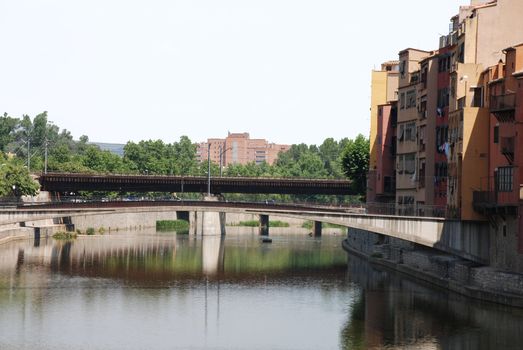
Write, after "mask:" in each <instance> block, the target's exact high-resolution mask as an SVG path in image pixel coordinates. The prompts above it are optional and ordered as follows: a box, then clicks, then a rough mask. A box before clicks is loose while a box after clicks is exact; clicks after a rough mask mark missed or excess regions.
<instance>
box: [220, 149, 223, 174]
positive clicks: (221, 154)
mask: <svg viewBox="0 0 523 350" xmlns="http://www.w3.org/2000/svg"><path fill="white" fill-rule="evenodd" d="M222 156H223V153H222V145H220V177H222Z"/></svg>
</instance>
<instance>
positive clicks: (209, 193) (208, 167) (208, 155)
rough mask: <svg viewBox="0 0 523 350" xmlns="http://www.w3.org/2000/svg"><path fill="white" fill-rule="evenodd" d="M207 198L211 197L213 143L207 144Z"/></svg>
mask: <svg viewBox="0 0 523 350" xmlns="http://www.w3.org/2000/svg"><path fill="white" fill-rule="evenodd" d="M207 196H208V197H210V196H211V143H210V142H209V143H207Z"/></svg>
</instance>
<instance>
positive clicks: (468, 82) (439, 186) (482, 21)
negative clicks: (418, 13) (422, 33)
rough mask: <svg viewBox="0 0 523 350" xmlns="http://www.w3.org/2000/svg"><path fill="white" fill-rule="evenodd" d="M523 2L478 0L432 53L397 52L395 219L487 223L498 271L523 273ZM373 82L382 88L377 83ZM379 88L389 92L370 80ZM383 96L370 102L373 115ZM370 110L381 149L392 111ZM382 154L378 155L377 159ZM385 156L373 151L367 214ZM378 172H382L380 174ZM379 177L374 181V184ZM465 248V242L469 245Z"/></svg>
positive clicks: (464, 10) (453, 22)
mask: <svg viewBox="0 0 523 350" xmlns="http://www.w3.org/2000/svg"><path fill="white" fill-rule="evenodd" d="M522 13H523V1H517V0H497V1H496V0H490V1H486V0H471V2H470V5H468V6H461V7H460V8H459V11H458V14H457V15H456V16H454V17H452V18H451V21H450V24H449V33H448V35H444V36H442V37H441V38H440V40H439V47H438V48H437V49H436V50H434V51H423V50H418V49H412V48H409V49H405V50H402V51H401V52H400V53H399V69H398V71H399V80H398V102H397V126H396V150H397V156H396V164H395V171H396V177H395V201H394V213H395V214H397V215H421V216H438V217H445V218H447V219H449V220H461V221H474V222H484V223H485V224H486V225H488V226H489V227H490V231H489V232H490V237H485V239H488V240H489V242H491V243H490V250H491V251H490V258H491V263H492V265H493V266H496V267H500V268H505V269H509V270H512V271H518V272H523V215H522V214H523V190H522V188H523V187H522V184H523V44H522V43H523V21H521V20H520V19H519V17H520V16H521V14H522ZM375 83H376V84H375ZM372 84H373V86H372V95H373V96H374V95H376V96H379V94H377V93H376V92H375V91H376V90H380V91H381V94H382V95H383V94H384V93H385V90H386V88H385V87H384V85H383V83H382V82H381V81H379V80H377V79H374V76H373V80H372ZM374 104H376V100H375V99H372V101H371V111H373V110H374ZM379 106H380V105H379V104H378V105H377V107H376V112H372V114H371V145H372V140H373V139H374V140H375V144H376V145H379V143H380V140H386V139H387V136H388V135H387V133H389V132H390V130H391V129H390V128H383V127H382V126H381V125H380V123H383V119H380V118H383V117H382V116H383V115H384V113H385V114H386V113H387V109H386V108H385V109H383V108H382V109H380V108H379ZM380 158H381V159H380ZM387 160H388V159H387V156H386V155H385V153H384V152H381V153H380V148H379V147H376V148H375V152H374V153H372V152H371V162H370V171H369V187H371V186H374V188H375V189H376V190H375V191H374V192H376V193H372V191H370V190H369V192H371V194H374V196H368V201H369V208H372V205H373V204H374V203H376V202H379V197H378V196H377V195H376V194H377V193H378V191H380V190H381V189H382V188H383V187H382V184H381V183H380V182H379V180H378V179H379V176H378V173H377V171H378V170H380V169H381V170H380V172H381V173H383V166H381V168H380V165H379V164H387ZM373 172H376V174H373ZM373 179H374V180H373ZM465 243H466V242H464V244H465Z"/></svg>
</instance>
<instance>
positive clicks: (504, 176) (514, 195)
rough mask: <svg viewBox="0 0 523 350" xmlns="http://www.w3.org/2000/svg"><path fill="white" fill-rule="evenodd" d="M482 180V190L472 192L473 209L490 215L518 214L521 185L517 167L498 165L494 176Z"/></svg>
mask: <svg viewBox="0 0 523 350" xmlns="http://www.w3.org/2000/svg"><path fill="white" fill-rule="evenodd" d="M482 182H485V186H482V190H481V191H474V192H473V198H472V199H473V206H474V210H475V211H477V212H478V213H481V214H483V215H490V216H491V215H517V214H518V207H519V201H520V199H521V185H520V184H519V169H518V168H517V167H500V168H498V171H497V172H496V175H495V176H493V177H490V178H488V179H482Z"/></svg>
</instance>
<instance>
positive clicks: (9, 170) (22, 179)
mask: <svg viewBox="0 0 523 350" xmlns="http://www.w3.org/2000/svg"><path fill="white" fill-rule="evenodd" d="M0 179H1V180H0V197H20V196H25V195H30V196H33V195H35V194H36V193H37V192H38V189H39V187H40V186H39V184H38V183H37V182H36V181H34V180H33V179H32V177H31V175H30V174H29V172H28V171H27V168H26V167H24V165H23V164H22V163H20V162H19V161H18V160H17V159H6V158H5V157H3V156H2V155H0Z"/></svg>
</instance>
